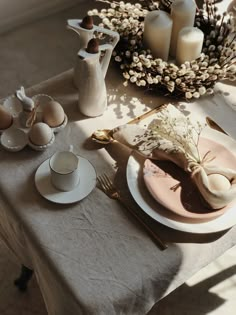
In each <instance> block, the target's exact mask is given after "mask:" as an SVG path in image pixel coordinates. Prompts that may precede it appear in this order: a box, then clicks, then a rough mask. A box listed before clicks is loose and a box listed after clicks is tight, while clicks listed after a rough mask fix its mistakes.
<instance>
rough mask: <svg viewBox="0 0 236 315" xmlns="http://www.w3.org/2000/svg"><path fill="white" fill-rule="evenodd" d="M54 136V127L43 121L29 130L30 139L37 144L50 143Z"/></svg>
mask: <svg viewBox="0 0 236 315" xmlns="http://www.w3.org/2000/svg"><path fill="white" fill-rule="evenodd" d="M52 136H53V132H52V129H51V128H50V127H49V126H48V125H47V124H45V123H42V122H39V123H36V124H35V125H33V126H32V127H31V129H30V131H29V139H30V141H31V142H32V143H33V144H35V145H46V144H48V143H49V142H50V141H51V139H52Z"/></svg>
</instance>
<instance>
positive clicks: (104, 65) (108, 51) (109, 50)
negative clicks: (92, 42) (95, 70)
mask: <svg viewBox="0 0 236 315" xmlns="http://www.w3.org/2000/svg"><path fill="white" fill-rule="evenodd" d="M94 30H95V31H97V32H100V33H103V34H106V35H108V36H110V37H111V38H112V42H111V43H110V44H104V45H100V46H99V50H100V51H101V50H106V52H105V55H104V57H103V59H102V62H101V69H102V73H103V77H104V78H105V76H106V74H107V69H108V66H109V62H110V59H111V55H112V51H113V49H114V48H115V46H116V44H117V43H118V41H119V39H120V34H119V33H117V32H114V31H112V30H109V29H107V28H103V27H100V26H97V25H94Z"/></svg>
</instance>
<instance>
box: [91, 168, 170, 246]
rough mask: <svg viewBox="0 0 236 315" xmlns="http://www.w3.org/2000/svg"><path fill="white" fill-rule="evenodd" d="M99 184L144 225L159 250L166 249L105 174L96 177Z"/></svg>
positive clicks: (109, 195) (110, 196)
mask: <svg viewBox="0 0 236 315" xmlns="http://www.w3.org/2000/svg"><path fill="white" fill-rule="evenodd" d="M97 180H98V183H99V185H100V186H101V189H102V191H103V192H104V193H105V194H106V195H107V196H108V197H109V198H111V199H116V200H118V201H119V202H120V203H121V204H122V205H123V206H125V207H126V209H127V210H128V211H129V212H130V213H131V214H132V215H133V216H134V217H135V218H136V219H137V220H138V221H139V223H141V224H142V225H143V227H145V229H146V231H147V232H148V233H149V235H150V236H151V237H152V239H153V240H154V241H155V243H156V244H157V245H158V246H159V248H160V249H161V250H164V249H166V248H167V247H168V246H167V244H165V243H164V242H163V241H162V240H161V239H160V238H159V236H158V235H156V233H154V231H153V230H152V229H151V228H150V227H149V226H148V225H147V224H146V223H145V222H144V221H143V220H142V219H141V218H140V217H139V216H138V215H137V214H136V213H135V212H134V210H132V209H131V208H130V207H128V206H127V204H126V203H125V201H124V200H123V199H122V197H121V195H120V193H119V191H118V190H117V189H116V188H115V186H114V185H113V183H112V182H111V180H110V179H109V177H108V176H107V175H106V174H103V175H101V176H98V178H97Z"/></svg>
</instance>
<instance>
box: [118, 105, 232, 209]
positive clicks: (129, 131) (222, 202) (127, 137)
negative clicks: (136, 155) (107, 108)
mask: <svg viewBox="0 0 236 315" xmlns="http://www.w3.org/2000/svg"><path fill="white" fill-rule="evenodd" d="M203 127H204V126H202V125H200V123H199V122H197V121H195V122H194V121H191V120H190V118H189V117H186V116H185V115H184V114H183V113H182V112H181V111H179V110H178V109H177V108H176V107H175V106H173V105H172V104H169V105H168V106H167V107H165V108H163V110H162V111H160V112H159V113H158V114H157V117H156V118H155V119H153V120H152V121H151V123H150V124H148V126H147V127H140V126H138V125H122V126H119V127H117V128H115V129H114V130H113V138H114V139H116V140H117V141H119V142H121V143H123V144H125V145H128V146H129V147H132V148H134V149H136V150H138V151H139V152H140V153H142V154H143V155H145V156H146V157H147V158H151V159H156V160H167V161H171V162H173V163H175V164H176V165H177V166H179V167H180V168H182V169H183V170H184V171H186V172H188V173H189V174H190V176H191V178H192V180H193V182H194V183H195V185H196V186H197V188H198V190H199V192H200V193H201V195H202V197H203V198H204V200H205V201H206V203H207V204H208V205H209V207H210V208H212V209H220V208H223V207H225V206H226V205H228V204H229V203H231V202H232V201H233V200H234V199H235V198H236V169H235V170H233V169H229V168H224V167H221V166H219V165H215V164H214V158H215V157H214V156H212V154H211V152H210V151H208V152H207V153H206V154H205V156H201V155H200V153H199V148H198V141H199V137H200V134H201V131H202V129H203ZM235 165H236V163H235Z"/></svg>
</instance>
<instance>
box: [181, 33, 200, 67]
mask: <svg viewBox="0 0 236 315" xmlns="http://www.w3.org/2000/svg"><path fill="white" fill-rule="evenodd" d="M203 39H204V34H203V32H202V31H201V30H200V29H199V28H197V27H184V28H182V30H181V31H180V32H179V36H178V42H177V51H176V62H177V64H179V65H180V64H182V63H184V62H185V61H192V60H195V59H197V58H198V57H200V54H201V51H202V44H203Z"/></svg>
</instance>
